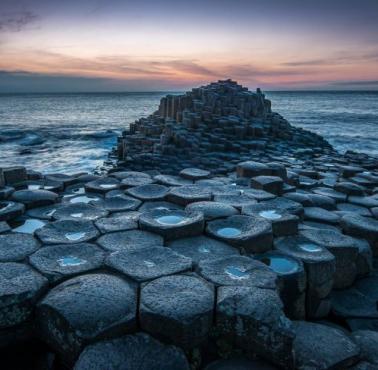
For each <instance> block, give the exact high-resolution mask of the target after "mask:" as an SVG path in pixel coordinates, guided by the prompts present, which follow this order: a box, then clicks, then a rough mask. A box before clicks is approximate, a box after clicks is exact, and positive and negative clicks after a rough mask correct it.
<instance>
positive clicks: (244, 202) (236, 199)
mask: <svg viewBox="0 0 378 370" xmlns="http://www.w3.org/2000/svg"><path fill="white" fill-rule="evenodd" d="M214 200H215V201H216V202H218V203H224V204H228V205H229V206H231V207H234V208H236V209H238V210H241V209H242V208H243V207H247V206H249V205H253V204H256V203H257V201H256V199H254V198H251V197H249V196H248V195H245V194H238V195H233V194H224V195H216V196H215V197H214Z"/></svg>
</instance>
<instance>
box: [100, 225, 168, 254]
mask: <svg viewBox="0 0 378 370" xmlns="http://www.w3.org/2000/svg"><path fill="white" fill-rule="evenodd" d="M163 243H164V239H163V238H162V237H161V236H160V235H157V234H154V233H150V232H148V231H143V230H130V231H119V232H114V233H110V234H106V235H103V236H101V237H99V238H98V239H97V244H99V245H100V246H101V247H102V248H104V249H105V250H108V251H111V252H116V251H121V250H127V251H135V250H140V249H144V248H151V247H156V246H158V245H161V246H162V245H163Z"/></svg>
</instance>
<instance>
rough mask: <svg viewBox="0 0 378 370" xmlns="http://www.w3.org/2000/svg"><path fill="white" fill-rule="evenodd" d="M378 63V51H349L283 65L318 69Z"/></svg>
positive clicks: (283, 64)
mask: <svg viewBox="0 0 378 370" xmlns="http://www.w3.org/2000/svg"><path fill="white" fill-rule="evenodd" d="M374 61H378V50H375V51H371V52H367V53H362V54H359V53H356V52H355V53H353V54H352V53H350V52H348V51H339V52H337V53H335V54H334V55H331V56H325V57H324V58H316V59H307V60H297V61H289V62H283V63H281V65H282V66H285V67H316V66H332V65H340V64H354V63H361V62H374Z"/></svg>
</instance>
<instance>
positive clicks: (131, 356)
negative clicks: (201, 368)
mask: <svg viewBox="0 0 378 370" xmlns="http://www.w3.org/2000/svg"><path fill="white" fill-rule="evenodd" d="M104 369H107V370H133V369H138V370H168V369H169V370H189V364H188V362H187V360H186V357H185V354H184V353H183V351H182V350H181V349H179V348H177V347H174V346H167V345H164V344H162V343H160V342H158V341H157V340H156V339H154V338H152V337H150V336H149V335H147V334H144V333H137V334H135V335H127V336H123V337H120V338H116V339H111V340H104V341H100V342H98V343H95V344H91V345H89V346H87V347H86V348H85V349H84V351H83V352H82V353H81V355H80V357H79V359H78V360H77V362H76V364H75V366H74V370H104Z"/></svg>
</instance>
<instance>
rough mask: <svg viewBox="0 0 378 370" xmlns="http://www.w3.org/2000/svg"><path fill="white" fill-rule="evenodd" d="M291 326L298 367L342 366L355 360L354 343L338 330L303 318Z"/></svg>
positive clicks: (327, 367) (356, 351)
mask: <svg viewBox="0 0 378 370" xmlns="http://www.w3.org/2000/svg"><path fill="white" fill-rule="evenodd" d="M294 328H295V332H296V338H295V340H294V350H295V355H296V358H297V368H298V369H319V370H320V369H346V368H349V366H351V365H353V364H355V363H356V362H357V361H358V356H359V352H360V351H359V348H358V346H356V344H354V343H353V341H352V340H351V339H350V338H349V337H348V336H346V335H345V334H344V333H343V332H342V331H341V330H339V329H336V328H331V327H330V326H328V325H320V324H315V323H311V322H305V321H296V322H294Z"/></svg>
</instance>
